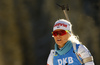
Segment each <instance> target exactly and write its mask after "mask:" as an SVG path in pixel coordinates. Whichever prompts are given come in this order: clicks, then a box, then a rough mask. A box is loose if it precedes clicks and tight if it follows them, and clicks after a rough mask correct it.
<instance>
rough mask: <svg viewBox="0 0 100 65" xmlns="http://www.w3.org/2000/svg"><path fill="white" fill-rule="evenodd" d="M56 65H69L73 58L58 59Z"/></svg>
mask: <svg viewBox="0 0 100 65" xmlns="http://www.w3.org/2000/svg"><path fill="white" fill-rule="evenodd" d="M57 61H58V65H65V64H66V63H68V64H71V63H73V62H74V61H73V58H72V57H66V58H63V59H58V60H57Z"/></svg>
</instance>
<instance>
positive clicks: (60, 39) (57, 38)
mask: <svg viewBox="0 0 100 65" xmlns="http://www.w3.org/2000/svg"><path fill="white" fill-rule="evenodd" d="M61 30H62V29H57V30H55V31H58V32H59V31H61ZM69 37H70V34H69V33H66V34H64V35H60V34H58V35H57V36H54V40H55V42H56V43H57V45H58V47H59V48H62V47H63V46H64V45H65V43H66V42H67V41H68V39H69Z"/></svg>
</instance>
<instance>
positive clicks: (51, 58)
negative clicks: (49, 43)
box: [47, 50, 55, 65]
mask: <svg viewBox="0 0 100 65" xmlns="http://www.w3.org/2000/svg"><path fill="white" fill-rule="evenodd" d="M54 53H55V50H51V51H50V54H49V56H48V59H47V64H48V65H53V56H54Z"/></svg>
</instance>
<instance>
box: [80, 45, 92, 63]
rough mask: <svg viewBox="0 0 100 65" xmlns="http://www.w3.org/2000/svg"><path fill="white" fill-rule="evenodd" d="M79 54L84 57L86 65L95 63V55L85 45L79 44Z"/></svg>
mask: <svg viewBox="0 0 100 65" xmlns="http://www.w3.org/2000/svg"><path fill="white" fill-rule="evenodd" d="M78 55H79V56H80V57H81V58H82V59H83V61H84V64H85V65H94V62H93V57H92V55H91V53H90V52H89V50H88V49H87V48H86V47H85V46H84V45H80V46H79V48H78Z"/></svg>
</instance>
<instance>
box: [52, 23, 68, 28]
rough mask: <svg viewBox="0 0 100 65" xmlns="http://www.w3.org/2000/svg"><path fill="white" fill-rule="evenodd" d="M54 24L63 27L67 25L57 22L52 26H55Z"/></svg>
mask: <svg viewBox="0 0 100 65" xmlns="http://www.w3.org/2000/svg"><path fill="white" fill-rule="evenodd" d="M55 26H64V27H67V25H66V24H64V23H57V24H56V25H54V27H55Z"/></svg>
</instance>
